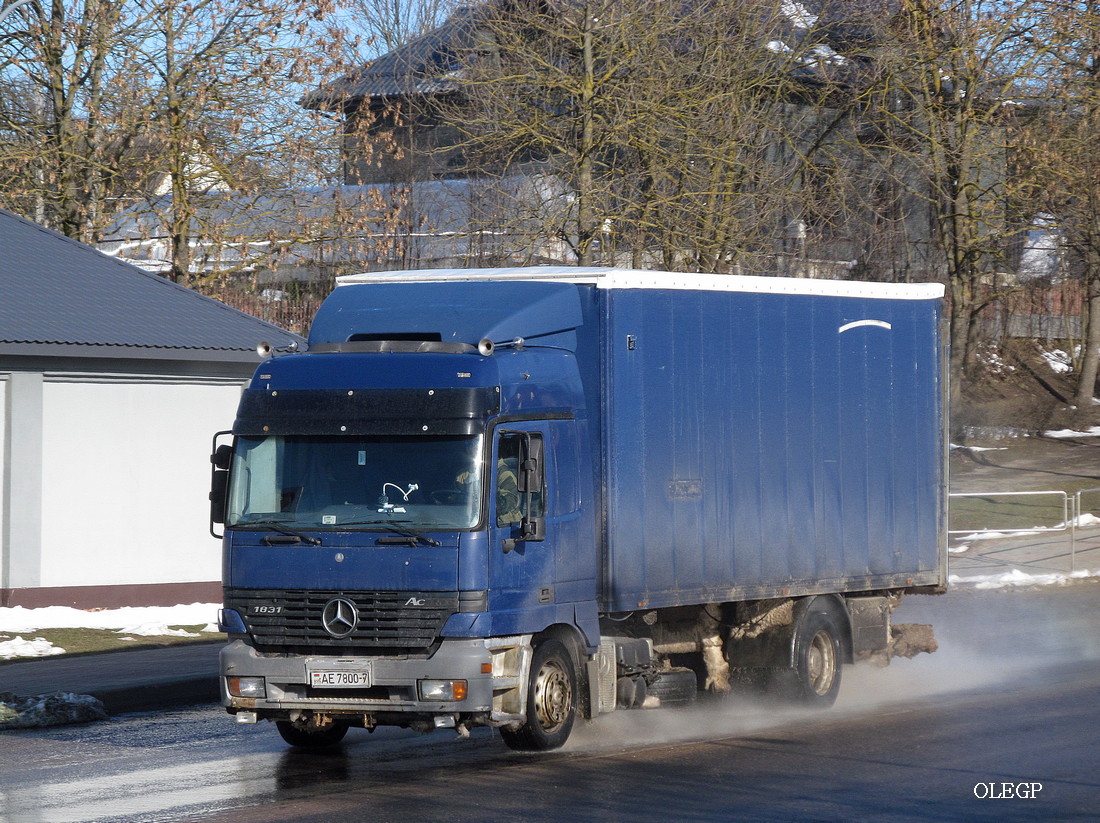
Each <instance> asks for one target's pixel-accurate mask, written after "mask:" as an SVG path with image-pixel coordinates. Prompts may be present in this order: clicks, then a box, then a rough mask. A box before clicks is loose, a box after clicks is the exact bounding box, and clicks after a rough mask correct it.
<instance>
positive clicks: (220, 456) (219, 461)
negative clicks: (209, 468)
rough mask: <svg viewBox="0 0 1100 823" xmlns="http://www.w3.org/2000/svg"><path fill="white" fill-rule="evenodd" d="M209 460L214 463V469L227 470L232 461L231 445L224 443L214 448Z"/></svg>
mask: <svg viewBox="0 0 1100 823" xmlns="http://www.w3.org/2000/svg"><path fill="white" fill-rule="evenodd" d="M210 462H211V463H213V464H214V468H215V469H221V470H222V471H229V467H230V465H232V463H233V447H232V446H227V445H226V444H224V443H223V444H222V445H220V446H218V447H217V448H216V449H214V453H213V454H212V455H210Z"/></svg>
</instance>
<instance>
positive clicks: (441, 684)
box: [416, 680, 466, 703]
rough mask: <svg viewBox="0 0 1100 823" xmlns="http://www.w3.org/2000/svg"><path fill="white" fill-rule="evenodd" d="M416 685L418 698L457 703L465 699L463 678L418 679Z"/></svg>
mask: <svg viewBox="0 0 1100 823" xmlns="http://www.w3.org/2000/svg"><path fill="white" fill-rule="evenodd" d="M416 687H417V691H418V692H419V693H420V699H421V700H424V701H428V702H434V701H443V702H448V703H457V702H458V701H460V700H465V699H466V681H465V680H418V681H417V682H416Z"/></svg>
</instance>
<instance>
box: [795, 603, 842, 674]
mask: <svg viewBox="0 0 1100 823" xmlns="http://www.w3.org/2000/svg"><path fill="white" fill-rule="evenodd" d="M814 612H824V613H825V614H827V615H829V617H831V618H832V620H833V622H834V624H835V625H836V627H837V631H838V632H839V633H840V636H839V637H838V638H837V640H838V641H839V642H840V662H841V663H852V662H853V661H854V660H855V658H854V656H853V653H852V618H851V616H850V615H849V614H848V604H847V602H846V601H845V600H844V598H843V597H842V596H841V595H839V594H818V595H812V596H810V597H804V598H802V599H801V600H797V601H795V604H794V621H793V625H794V627H795V631H794V632H793V636H792V638H791V660H792V662H793V661H794V659H795V654H796V651H797V650H796V648H795V645H794V644H795V643H797V642H798V637H799V635H800V634H801V633H800V632H799V631H798V630H797V629H798V627H799V626H800V625H801V623H802V621H803V620H805V619H806V617H807V615H809V614H812V613H814Z"/></svg>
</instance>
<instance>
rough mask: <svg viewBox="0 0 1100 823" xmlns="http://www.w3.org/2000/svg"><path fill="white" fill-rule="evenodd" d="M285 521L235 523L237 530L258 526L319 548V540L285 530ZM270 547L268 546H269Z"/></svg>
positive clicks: (308, 535) (309, 535)
mask: <svg viewBox="0 0 1100 823" xmlns="http://www.w3.org/2000/svg"><path fill="white" fill-rule="evenodd" d="M285 523H286V521H285V520H252V521H249V522H246V523H237V524H236V525H237V528H244V529H247V528H250V527H252V526H260V527H262V528H265V529H269V530H271V531H273V532H279V534H285V535H287V536H288V537H297V538H298V539H299V540H300V541H303V542H305V543H309V545H311V546H320V545H321V538H319V537H314V536H313V535H311V534H302V533H301V532H299V531H295V530H294V529H289V528H287V527H286V526H285V525H284V524H285ZM269 545H270V544H269Z"/></svg>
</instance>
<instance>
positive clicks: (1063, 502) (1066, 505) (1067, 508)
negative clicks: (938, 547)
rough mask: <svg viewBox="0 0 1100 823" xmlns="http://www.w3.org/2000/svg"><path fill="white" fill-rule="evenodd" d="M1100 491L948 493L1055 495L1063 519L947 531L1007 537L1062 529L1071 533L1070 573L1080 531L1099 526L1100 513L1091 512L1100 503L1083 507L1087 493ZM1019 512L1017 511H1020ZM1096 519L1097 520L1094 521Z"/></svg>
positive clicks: (1015, 496)
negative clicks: (1050, 523) (1052, 522)
mask: <svg viewBox="0 0 1100 823" xmlns="http://www.w3.org/2000/svg"><path fill="white" fill-rule="evenodd" d="M1097 493H1100V488H1091V489H1081V490H1080V491H1077V492H1075V493H1073V494H1071V493H1069V492H1065V491H1055V490H1046V491H1027V492H965V493H963V492H960V493H954V494H950V495H948V497H949V498H951V499H953V500H954V499H963V498H974V499H986V500H993V499H994V498H1002V497H1003V498H1012V499H1040V498H1053V499H1054V500H1055V506H1056V507H1057V506H1059V505H1060V507H1061V510H1062V522H1061V523H1059V524H1057V525H1055V526H1034V525H1029V526H1021V525H1020V524H1019V523H1014V524H1011V525H1007V526H1002V527H998V528H992V527H989V526H984V527H982V528H977V529H974V528H969V529H951V528H949V529H948V530H947V533H948V535H960V534H967V535H986V536H989V535H994V534H996V535H1004V536H1006V537H1009V536H1012V535H1014V534H1017V535H1021V534H1043V533H1063V534H1068V535H1069V544H1070V561H1069V562H1070V569H1069V570H1070V573H1071V574H1072V573H1073V572H1075V571H1077V540H1078V533H1079V532H1081V531H1085V530H1088V529H1097V528H1098V527H1100V517H1096V516H1095V515H1093V514H1092V509H1093V508H1100V505H1098V506H1093V507H1090V508H1088V509H1086V508H1085V507H1084V503H1083V501H1084V499H1085V497H1087V496H1089V495H1093V494H1097ZM1086 515H1088V516H1089V517H1091V520H1089V519H1086ZM1017 516H1018V515H1017ZM1093 521H1095V522H1093Z"/></svg>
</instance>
